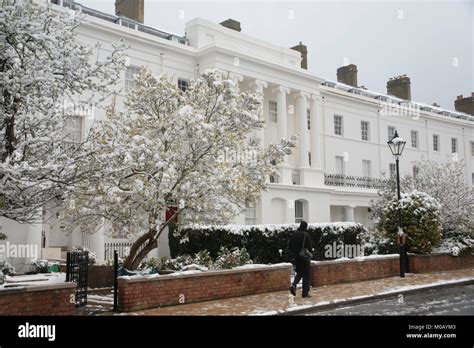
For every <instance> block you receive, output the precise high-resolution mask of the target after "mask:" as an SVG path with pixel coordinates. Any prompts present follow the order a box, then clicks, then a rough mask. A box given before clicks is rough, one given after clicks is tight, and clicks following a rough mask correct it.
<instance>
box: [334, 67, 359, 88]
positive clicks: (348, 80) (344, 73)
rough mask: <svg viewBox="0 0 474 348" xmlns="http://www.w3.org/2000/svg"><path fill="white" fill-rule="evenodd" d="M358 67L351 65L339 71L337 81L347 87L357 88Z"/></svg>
mask: <svg viewBox="0 0 474 348" xmlns="http://www.w3.org/2000/svg"><path fill="white" fill-rule="evenodd" d="M357 71H358V70H357V65H355V64H349V65H345V66H341V67H340V68H339V69H337V81H338V82H341V83H344V84H346V85H349V86H352V87H357Z"/></svg>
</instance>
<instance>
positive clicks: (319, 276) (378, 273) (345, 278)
mask: <svg viewBox="0 0 474 348" xmlns="http://www.w3.org/2000/svg"><path fill="white" fill-rule="evenodd" d="M383 256H384V257H366V258H359V259H351V260H344V261H339V260H337V261H318V262H312V264H311V284H312V285H313V286H322V285H330V284H338V283H349V282H357V281H363V280H370V279H381V278H389V277H394V276H396V275H398V274H399V273H400V268H399V258H398V255H383Z"/></svg>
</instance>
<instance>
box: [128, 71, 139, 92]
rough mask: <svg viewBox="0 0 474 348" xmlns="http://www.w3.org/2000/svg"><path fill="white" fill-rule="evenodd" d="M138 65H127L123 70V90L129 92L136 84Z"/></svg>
mask: <svg viewBox="0 0 474 348" xmlns="http://www.w3.org/2000/svg"><path fill="white" fill-rule="evenodd" d="M140 69H141V68H140V67H139V66H136V65H129V66H127V69H126V70H125V92H129V91H131V90H132V89H134V88H135V87H136V86H137V83H136V81H135V77H136V76H137V74H138V73H139V72H140Z"/></svg>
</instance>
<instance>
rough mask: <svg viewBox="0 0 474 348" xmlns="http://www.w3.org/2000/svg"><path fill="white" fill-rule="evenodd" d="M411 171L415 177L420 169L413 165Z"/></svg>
mask: <svg viewBox="0 0 474 348" xmlns="http://www.w3.org/2000/svg"><path fill="white" fill-rule="evenodd" d="M412 171H413V176H414V177H415V176H417V175H418V173H419V172H420V168H418V167H417V166H416V165H414V166H413V169H412Z"/></svg>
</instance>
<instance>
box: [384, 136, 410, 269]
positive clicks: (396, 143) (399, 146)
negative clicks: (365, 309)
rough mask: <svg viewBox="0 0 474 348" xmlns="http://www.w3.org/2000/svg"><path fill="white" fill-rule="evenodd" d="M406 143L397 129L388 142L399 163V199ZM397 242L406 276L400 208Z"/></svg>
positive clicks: (401, 267) (399, 212) (399, 197)
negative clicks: (400, 163)
mask: <svg viewBox="0 0 474 348" xmlns="http://www.w3.org/2000/svg"><path fill="white" fill-rule="evenodd" d="M406 143H407V142H406V141H405V140H403V139H402V138H400V137H399V136H398V133H397V131H395V134H394V135H393V138H392V139H390V140H389V141H388V142H387V144H388V147H389V148H390V151H392V155H393V157H395V161H396V164H397V195H398V200H399V201H400V199H401V195H400V170H399V167H398V162H399V159H400V157H401V156H402V152H403V149H404V148H405V144H406ZM397 242H398V245H399V246H400V277H405V266H406V258H405V256H406V253H405V235H404V233H403V228H402V212H401V210H400V209H398V236H397Z"/></svg>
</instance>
